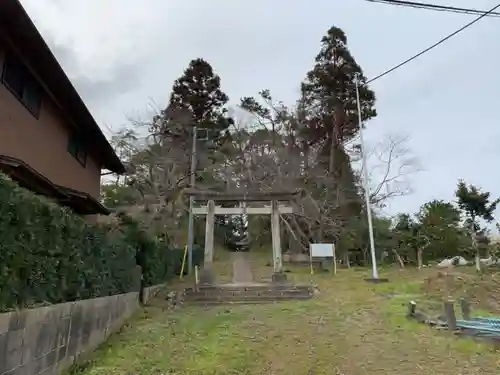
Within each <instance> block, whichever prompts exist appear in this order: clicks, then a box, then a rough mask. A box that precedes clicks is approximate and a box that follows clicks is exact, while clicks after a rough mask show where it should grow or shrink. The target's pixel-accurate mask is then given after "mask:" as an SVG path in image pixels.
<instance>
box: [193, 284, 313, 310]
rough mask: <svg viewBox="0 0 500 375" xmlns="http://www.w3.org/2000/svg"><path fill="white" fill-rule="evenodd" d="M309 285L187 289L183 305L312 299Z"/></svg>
mask: <svg viewBox="0 0 500 375" xmlns="http://www.w3.org/2000/svg"><path fill="white" fill-rule="evenodd" d="M313 295H314V289H313V287H312V286H311V285H293V284H246V285H245V284H221V285H214V286H200V287H198V288H197V289H195V288H188V289H186V290H185V292H184V296H183V297H184V298H183V300H184V303H187V304H201V305H218V304H256V303H273V302H279V301H287V300H306V299H310V298H312V297H313Z"/></svg>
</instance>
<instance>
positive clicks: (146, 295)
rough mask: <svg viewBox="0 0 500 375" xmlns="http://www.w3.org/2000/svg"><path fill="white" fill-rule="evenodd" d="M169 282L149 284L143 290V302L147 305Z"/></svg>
mask: <svg viewBox="0 0 500 375" xmlns="http://www.w3.org/2000/svg"><path fill="white" fill-rule="evenodd" d="M166 285H167V284H158V285H153V286H148V287H146V288H144V289H143V290H142V303H143V304H144V305H147V304H148V303H149V302H151V300H152V299H153V298H154V297H156V295H157V294H158V293H159V292H160V291H161V290H162V289H163V288H165V287H166Z"/></svg>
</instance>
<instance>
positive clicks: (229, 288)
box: [186, 284, 312, 293]
mask: <svg viewBox="0 0 500 375" xmlns="http://www.w3.org/2000/svg"><path fill="white" fill-rule="evenodd" d="M309 290H312V287H311V286H310V285H293V284H257V285H233V284H225V285H217V286H200V287H199V291H200V292H203V293H221V292H224V293H225V292H255V291H259V292H271V291H309ZM186 291H187V292H189V291H192V288H189V289H187V290H186Z"/></svg>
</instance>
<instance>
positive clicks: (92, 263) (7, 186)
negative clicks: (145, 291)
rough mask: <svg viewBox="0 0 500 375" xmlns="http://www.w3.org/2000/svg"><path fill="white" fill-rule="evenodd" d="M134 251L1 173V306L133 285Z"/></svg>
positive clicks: (119, 290) (94, 294)
mask: <svg viewBox="0 0 500 375" xmlns="http://www.w3.org/2000/svg"><path fill="white" fill-rule="evenodd" d="M135 267H136V250H135V248H134V247H133V246H131V245H130V244H129V243H127V239H126V236H124V235H123V233H122V232H121V231H119V230H111V231H110V228H104V227H96V226H92V225H89V224H87V223H86V222H85V221H84V220H83V219H82V218H80V217H78V216H76V215H74V214H73V213H71V211H70V210H68V209H65V208H62V207H60V206H58V205H57V204H55V203H53V202H51V201H49V200H47V199H45V198H43V197H40V196H36V195H34V194H32V193H31V192H29V191H27V190H25V189H22V188H20V187H19V186H18V185H17V184H16V183H14V182H12V181H11V180H10V179H8V178H7V177H6V176H5V175H3V174H0V311H5V310H8V309H11V308H14V307H24V306H31V305H33V304H35V303H40V302H49V303H59V302H64V301H73V300H77V299H86V298H94V297H100V296H106V295H112V294H119V293H126V292H129V291H131V290H133V289H134V284H135V283H136V282H137V280H136V276H135V274H136V273H135V272H134V270H135Z"/></svg>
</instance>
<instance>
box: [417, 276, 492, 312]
mask: <svg viewBox="0 0 500 375" xmlns="http://www.w3.org/2000/svg"><path fill="white" fill-rule="evenodd" d="M422 289H423V291H424V292H425V293H426V294H427V295H428V296H429V297H433V298H440V299H458V298H461V297H466V298H468V299H469V300H470V301H471V302H472V303H474V304H476V305H478V306H479V307H481V308H483V309H486V310H489V311H491V312H492V313H494V312H498V313H500V294H499V293H498V291H499V290H500V273H497V272H492V273H483V274H475V273H472V272H471V271H470V270H467V271H460V270H450V271H437V272H436V273H435V274H433V275H430V276H429V277H427V278H426V279H425V280H424V282H423V285H422Z"/></svg>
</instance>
